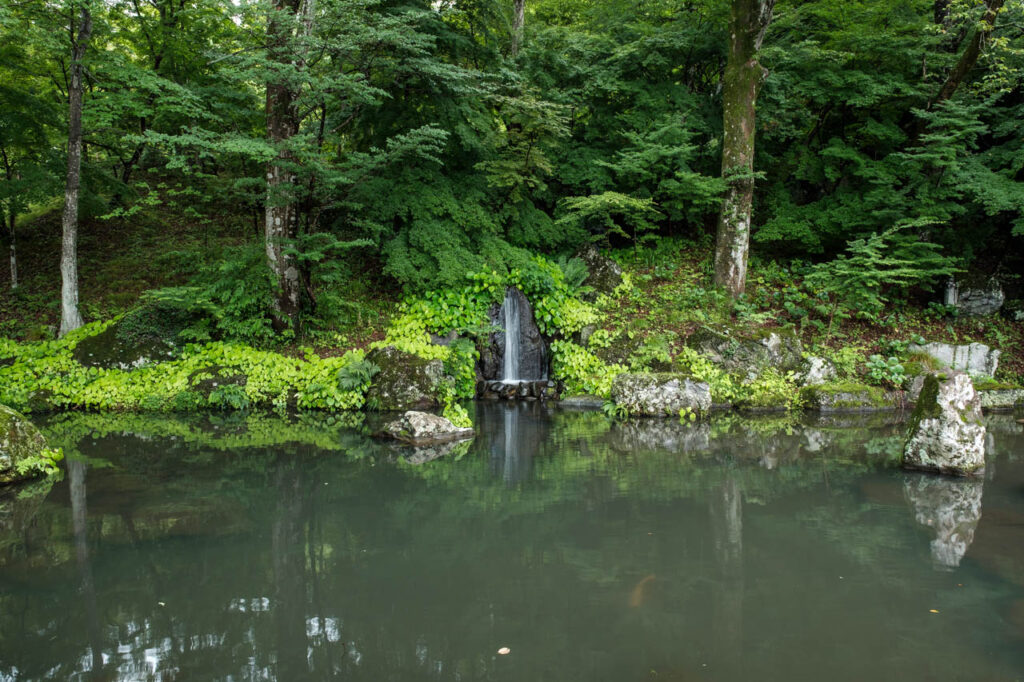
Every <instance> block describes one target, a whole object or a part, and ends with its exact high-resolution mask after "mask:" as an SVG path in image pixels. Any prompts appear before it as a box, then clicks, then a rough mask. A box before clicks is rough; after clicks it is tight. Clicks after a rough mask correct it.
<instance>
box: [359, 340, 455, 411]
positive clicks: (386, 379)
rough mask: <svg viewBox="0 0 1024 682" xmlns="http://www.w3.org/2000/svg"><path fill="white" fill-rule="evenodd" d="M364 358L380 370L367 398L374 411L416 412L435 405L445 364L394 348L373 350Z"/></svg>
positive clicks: (436, 404)
mask: <svg viewBox="0 0 1024 682" xmlns="http://www.w3.org/2000/svg"><path fill="white" fill-rule="evenodd" d="M366 359H367V360H368V361H369V362H371V363H373V364H374V365H376V366H377V367H379V368H380V371H379V372H378V373H377V374H376V376H374V378H373V383H372V384H371V385H370V390H369V392H368V393H367V395H366V404H367V406H369V407H371V408H373V409H377V410H415V409H424V408H428V407H437V406H438V404H439V403H438V396H437V390H438V386H439V384H440V383H441V380H442V379H443V377H444V363H442V362H441V361H440V360H425V359H423V358H421V357H419V356H417V355H413V354H412V353H406V352H405V351H401V350H398V349H397V348H395V347H394V346H387V347H385V348H375V349H374V350H372V351H370V353H369V354H367V356H366Z"/></svg>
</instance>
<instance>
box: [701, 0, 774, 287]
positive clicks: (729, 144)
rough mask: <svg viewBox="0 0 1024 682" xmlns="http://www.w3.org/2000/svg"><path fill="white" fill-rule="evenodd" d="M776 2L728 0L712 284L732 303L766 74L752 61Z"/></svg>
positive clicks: (743, 250) (745, 246) (739, 281)
mask: <svg viewBox="0 0 1024 682" xmlns="http://www.w3.org/2000/svg"><path fill="white" fill-rule="evenodd" d="M774 6H775V0H732V12H731V18H730V25H729V56H728V61H727V63H726V67H725V73H724V74H723V77H722V105H723V117H722V118H723V137H722V178H723V179H724V180H725V182H726V190H725V196H724V198H723V199H722V210H721V213H720V214H719V217H718V231H717V239H716V244H715V284H717V285H718V286H721V287H724V288H725V289H726V290H727V291H728V292H729V294H730V295H731V296H733V297H734V298H735V297H736V296H739V295H740V294H742V293H743V290H744V288H745V287H746V280H747V252H748V250H749V246H750V222H751V214H752V208H753V202H754V124H755V115H754V109H755V105H756V103H757V95H758V92H760V90H761V85H762V83H764V79H765V77H766V76H767V75H768V71H767V70H766V69H765V68H764V67H763V66H761V64H760V63H759V62H758V60H757V53H758V51H759V50H760V49H761V41H762V40H763V39H764V33H765V31H766V30H767V29H768V24H769V23H771V19H772V10H773V9H774Z"/></svg>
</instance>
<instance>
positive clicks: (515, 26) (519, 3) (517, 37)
mask: <svg viewBox="0 0 1024 682" xmlns="http://www.w3.org/2000/svg"><path fill="white" fill-rule="evenodd" d="M525 24H526V0H512V56H513V57H515V56H516V55H517V54H519V46H520V45H522V43H523V26H525Z"/></svg>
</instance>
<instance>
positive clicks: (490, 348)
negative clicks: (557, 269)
mask: <svg viewBox="0 0 1024 682" xmlns="http://www.w3.org/2000/svg"><path fill="white" fill-rule="evenodd" d="M488 319H489V320H490V322H491V324H492V325H494V326H495V327H497V329H496V330H495V331H494V332H493V333H492V334H491V335H490V338H489V343H488V344H487V345H486V346H485V347H484V348H482V349H481V351H480V356H481V357H480V364H479V365H478V367H477V370H478V372H479V377H480V379H481V381H480V382H479V383H478V384H477V396H478V397H481V398H504V399H507V400H511V399H524V400H543V399H546V398H550V397H553V392H554V391H553V389H554V388H555V384H554V383H553V382H550V381H548V378H547V377H548V347H547V342H546V341H545V340H544V336H543V334H541V331H540V328H539V327H538V326H537V320H536V319H535V318H534V315H533V308H532V306H530V301H529V300H527V298H526V296H524V295H523V292H521V291H519V290H518V289H516V288H515V287H509V288H508V289H506V290H505V298H504V300H503V301H502V302H501V304H500V305H498V304H495V305H494V306H493V307H492V308H491V310H490V313H489V315H488Z"/></svg>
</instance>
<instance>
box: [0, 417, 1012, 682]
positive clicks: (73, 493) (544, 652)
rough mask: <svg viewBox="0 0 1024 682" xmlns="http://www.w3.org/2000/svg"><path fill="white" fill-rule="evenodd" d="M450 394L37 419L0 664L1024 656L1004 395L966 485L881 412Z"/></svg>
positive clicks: (602, 674)
mask: <svg viewBox="0 0 1024 682" xmlns="http://www.w3.org/2000/svg"><path fill="white" fill-rule="evenodd" d="M476 410H477V414H476V422H477V428H478V436H477V438H476V439H475V440H474V441H473V442H472V443H470V444H467V445H463V446H459V447H454V448H452V449H451V450H450V451H448V452H444V453H439V452H429V451H426V452H422V451H421V452H412V451H409V450H402V449H398V448H397V447H392V446H391V445H388V444H385V443H382V442H379V441H375V440H373V439H371V438H370V437H368V436H367V435H366V433H367V432H368V431H369V430H370V428H369V427H367V426H365V425H363V426H347V425H346V424H345V423H344V421H342V420H336V419H333V418H328V417H324V416H305V417H293V418H279V417H269V416H252V415H250V416H241V417H211V416H205V417H195V418H188V419H185V418H180V419H176V418H150V417H140V416H132V415H107V416H103V415H95V414H91V415H90V414H74V415H62V416H57V417H53V418H50V419H49V420H48V421H47V422H45V423H44V424H43V426H44V430H45V431H46V432H47V435H48V437H49V438H50V439H51V442H53V443H55V444H59V445H62V446H63V447H64V448H65V451H66V452H68V453H69V458H68V462H67V471H66V474H65V477H64V480H63V481H60V482H58V483H56V484H54V485H53V487H52V488H51V489H50V490H49V491H48V492H45V491H44V492H43V493H41V494H38V495H36V496H33V497H29V496H28V495H21V496H16V495H11V494H8V495H7V496H6V497H4V498H2V499H0V680H19V681H20V680H61V681H64V680H161V681H163V682H170V681H171V680H235V681H242V680H245V681H257V680H281V681H282V682H291V681H301V680H335V679H345V680H368V681H369V680H373V681H383V680H394V681H399V682H402V681H406V680H410V681H411V680H461V681H467V680H495V681H510V682H511V681H524V682H538V681H551V682H567V681H575V680H579V681H583V680H586V681H605V680H607V681H615V682H632V681H640V680H680V681H682V680H688V681H689V680H780V681H782V680H785V681H787V682H789V681H793V680H831V681H837V680H858V681H862V680H897V679H904V680H944V681H948V680H1019V679H1021V675H1022V671H1024V433H1022V427H1021V426H1020V425H1019V424H1017V423H1016V422H1015V420H1014V418H1013V417H1011V416H990V417H988V418H987V423H988V425H989V431H990V436H989V443H988V448H989V455H988V457H989V465H988V468H987V472H986V475H985V477H984V478H983V479H980V480H972V481H967V480H953V479H944V478H938V477H934V476H929V475H923V474H909V473H904V472H901V471H899V470H898V469H894V468H892V467H891V466H890V465H889V464H888V463H889V462H891V461H892V459H893V457H894V456H895V455H896V454H897V453H898V452H899V449H900V445H901V441H902V434H903V426H902V425H901V424H900V423H899V420H898V419H896V418H894V417H892V416H891V415H887V416H875V417H870V418H869V417H832V418H816V419H810V418H799V419H797V418H779V417H764V418H747V419H741V418H738V417H735V416H719V417H716V418H715V419H714V420H712V421H711V423H710V424H694V425H681V424H678V423H676V422H671V421H637V422H627V423H622V424H611V423H610V422H609V421H608V420H607V419H606V418H605V417H604V415H603V414H601V413H595V412H584V411H571V410H568V409H564V408H546V407H544V406H542V405H540V404H538V403H522V404H518V405H506V404H501V405H499V404H477V406H476ZM438 455H441V456H439V457H438ZM435 457H436V458H435ZM432 458H433V459H432ZM506 649H507V653H499V651H500V652H506Z"/></svg>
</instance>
